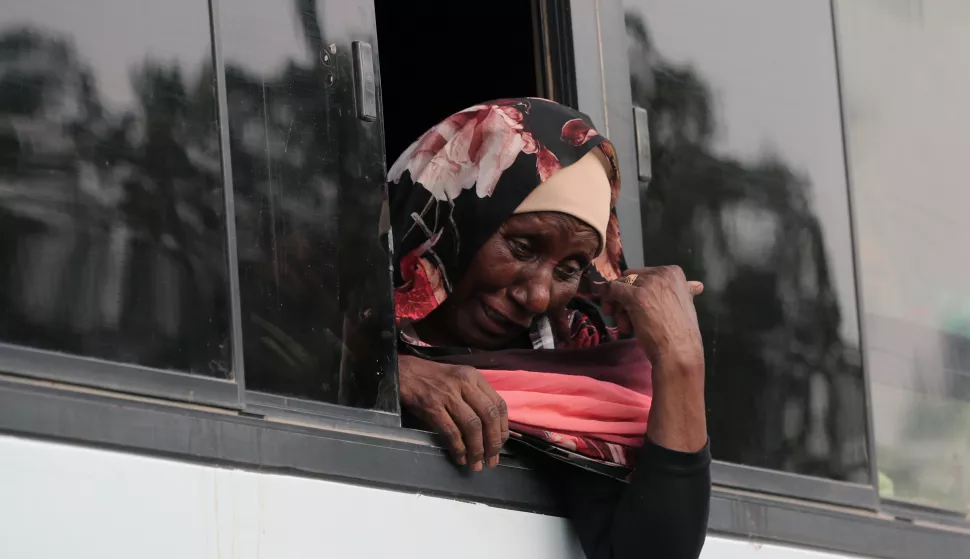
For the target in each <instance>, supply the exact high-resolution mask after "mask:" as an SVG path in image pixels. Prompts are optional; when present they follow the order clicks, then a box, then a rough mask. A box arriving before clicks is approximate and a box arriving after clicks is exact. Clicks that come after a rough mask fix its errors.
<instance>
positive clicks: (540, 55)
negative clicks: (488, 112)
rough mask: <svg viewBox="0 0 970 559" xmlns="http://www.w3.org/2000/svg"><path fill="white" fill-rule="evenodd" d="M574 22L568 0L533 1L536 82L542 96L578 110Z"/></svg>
mask: <svg viewBox="0 0 970 559" xmlns="http://www.w3.org/2000/svg"><path fill="white" fill-rule="evenodd" d="M571 25H572V14H571V12H570V4H569V2H568V1H567V0H532V29H533V31H532V32H533V37H534V40H535V67H536V70H537V71H536V81H537V84H536V85H537V88H538V91H539V92H540V96H541V97H545V98H547V99H552V100H554V101H556V102H558V103H561V104H563V105H566V106H568V107H572V108H574V109H578V108H579V100H578V97H577V92H576V65H575V59H574V57H573V52H574V50H573V33H572V28H571Z"/></svg>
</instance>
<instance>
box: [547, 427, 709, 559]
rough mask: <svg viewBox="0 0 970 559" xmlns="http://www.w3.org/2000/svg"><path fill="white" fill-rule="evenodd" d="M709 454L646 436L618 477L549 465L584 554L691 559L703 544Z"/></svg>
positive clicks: (605, 558)
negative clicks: (634, 462) (626, 477)
mask: <svg viewBox="0 0 970 559" xmlns="http://www.w3.org/2000/svg"><path fill="white" fill-rule="evenodd" d="M710 461H711V455H710V452H709V451H708V449H707V447H704V448H703V449H702V450H701V451H700V452H695V453H684V452H677V451H673V450H669V449H666V448H663V447H660V446H657V445H656V444H654V443H652V442H649V441H648V442H647V443H646V444H645V445H644V447H643V449H642V450H641V451H640V456H639V461H638V466H637V469H636V471H635V472H634V474H633V477H632V478H631V479H630V483H628V484H627V483H623V482H620V481H617V480H614V479H612V478H608V477H606V476H603V475H600V474H597V473H593V472H588V471H586V470H581V469H579V468H576V467H575V466H572V465H568V464H558V463H557V464H555V465H554V466H553V471H554V478H555V479H556V481H557V482H558V486H559V487H558V489H559V493H558V494H559V495H561V496H562V500H563V504H564V506H565V508H566V513H567V514H568V516H569V518H570V521H571V522H572V525H573V529H574V530H575V532H576V534H577V536H578V537H579V541H580V543H582V546H583V550H584V551H585V552H586V557H587V558H588V559H627V558H638V559H644V558H645V559H650V558H658V559H682V558H683V559H687V558H690V559H694V558H696V557H697V556H698V555H699V554H700V552H701V548H702V547H703V546H704V539H705V537H706V535H707V516H708V510H709V506H710V495H711V475H710Z"/></svg>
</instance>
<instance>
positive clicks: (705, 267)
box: [625, 0, 871, 482]
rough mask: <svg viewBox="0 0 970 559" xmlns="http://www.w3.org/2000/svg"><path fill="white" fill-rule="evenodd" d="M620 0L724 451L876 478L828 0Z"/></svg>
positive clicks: (811, 471) (670, 239)
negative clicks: (692, 290) (696, 289)
mask: <svg viewBox="0 0 970 559" xmlns="http://www.w3.org/2000/svg"><path fill="white" fill-rule="evenodd" d="M625 7H626V33H627V39H628V47H629V61H630V74H631V85H632V89H633V103H634V105H636V106H640V107H643V108H645V109H646V110H647V112H648V115H649V119H650V140H651V149H652V152H651V156H652V164H653V180H652V181H651V182H650V183H649V185H645V184H641V204H642V215H643V231H644V239H643V242H644V256H645V260H646V262H647V264H648V265H664V264H678V265H680V266H682V267H683V268H684V270H685V271H686V273H687V275H688V277H690V278H692V279H697V280H702V281H703V282H704V283H705V284H706V286H707V289H706V291H705V292H704V294H703V296H701V297H699V298H698V299H697V308H698V315H699V318H700V322H701V328H702V331H703V335H704V341H705V347H706V359H707V371H708V378H707V403H708V418H709V429H710V433H711V440H712V449H713V452H714V456H715V458H717V459H720V460H724V461H728V462H733V463H738V464H743V465H749V466H758V467H764V468H771V469H776V470H782V471H786V472H795V473H800V474H807V475H813V476H822V477H826V478H830V479H837V480H847V481H856V482H869V481H870V477H871V475H870V473H869V472H870V466H869V462H868V458H867V457H868V452H867V436H866V406H865V383H864V379H863V373H862V368H861V364H860V357H859V356H860V350H859V326H858V315H857V310H856V299H855V283H854V282H855V280H854V270H853V258H852V243H851V235H850V224H849V210H848V193H847V186H846V179H845V166H844V157H843V152H842V136H841V134H842V131H841V124H840V108H839V97H838V93H839V92H838V83H837V72H836V62H835V47H834V44H833V33H832V20H831V13H830V8H829V4H828V3H827V2H805V1H803V0H784V1H781V0H734V1H732V2H723V1H721V0H678V1H676V2H671V1H669V0H626V1H625ZM644 189H646V192H645V193H644V192H643V190H644Z"/></svg>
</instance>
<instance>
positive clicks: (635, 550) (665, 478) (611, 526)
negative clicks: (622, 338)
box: [556, 268, 711, 559]
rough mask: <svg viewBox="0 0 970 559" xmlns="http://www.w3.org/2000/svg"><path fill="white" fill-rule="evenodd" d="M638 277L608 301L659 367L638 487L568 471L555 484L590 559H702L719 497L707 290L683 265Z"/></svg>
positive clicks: (612, 291)
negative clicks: (700, 307) (709, 401)
mask: <svg viewBox="0 0 970 559" xmlns="http://www.w3.org/2000/svg"><path fill="white" fill-rule="evenodd" d="M634 274H635V275H634ZM631 276H632V277H633V280H632V281H631V283H625V282H623V281H619V282H613V283H612V284H610V286H609V289H608V292H607V293H606V295H605V297H604V300H605V301H606V302H607V303H608V305H607V307H608V308H607V310H609V311H610V312H612V313H613V314H614V315H615V316H617V318H618V322H619V323H620V325H621V327H622V328H625V329H628V330H632V331H633V332H634V333H635V334H636V336H637V339H638V340H639V341H640V344H641V345H642V346H643V349H644V351H645V352H646V353H647V355H648V357H649V358H650V360H651V362H652V363H653V364H654V367H653V402H652V404H651V409H650V417H649V419H648V421H647V433H646V442H645V445H644V447H643V448H642V449H641V451H640V454H639V456H638V460H637V468H636V471H635V472H634V473H633V475H632V477H631V479H630V483H629V484H623V483H620V482H617V481H614V480H611V479H609V478H607V477H605V476H599V475H596V474H592V473H587V472H582V471H579V470H578V469H576V468H568V467H562V466H559V467H557V468H556V469H557V470H558V471H557V476H556V477H557V478H558V480H559V481H560V482H561V484H562V486H561V494H562V495H563V496H564V497H565V505H566V507H567V510H568V513H569V515H570V518H571V519H572V521H573V525H574V528H575V530H576V532H577V534H578V535H579V538H580V541H581V542H582V544H583V549H584V550H585V552H586V555H587V557H588V558H589V559H607V558H610V559H626V558H634V557H636V558H650V557H658V558H664V559H681V558H683V559H694V558H696V557H697V556H698V555H700V552H701V548H702V547H703V545H704V540H705V537H706V533H707V518H708V512H709V509H710V496H711V475H710V462H711V455H710V450H709V449H708V446H707V420H706V417H705V413H704V351H703V345H702V343H701V337H700V329H699V328H698V326H697V315H696V313H695V311H694V303H693V297H694V295H697V294H699V293H700V292H701V291H702V290H703V286H701V285H700V284H699V283H696V282H690V283H689V282H687V280H686V278H685V277H684V274H683V272H682V271H681V270H680V269H679V268H648V269H643V270H635V271H634V272H633V273H632V274H631ZM628 281H630V280H628Z"/></svg>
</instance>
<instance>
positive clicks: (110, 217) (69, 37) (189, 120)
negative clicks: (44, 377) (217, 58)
mask: <svg viewBox="0 0 970 559" xmlns="http://www.w3.org/2000/svg"><path fill="white" fill-rule="evenodd" d="M211 53H212V44H211V39H210V30H209V12H208V5H207V3H206V2H205V1H200V0H166V1H165V2H156V1H149V0H87V1H84V2H77V1H75V0H4V2H3V9H2V10H0V341H2V342H8V343H14V344H19V345H25V346H31V347H35V348H44V349H50V350H57V351H62V352H67V353H74V354H80V355H85V356H91V357H100V358H106V359H110V360H115V361H121V362H127V363H137V364H141V365H147V366H152V367H158V368H165V369H176V370H180V371H183V372H192V373H196V374H200V375H207V376H213V377H221V378H227V377H229V376H230V371H229V367H230V362H229V355H230V340H229V335H228V331H229V329H228V322H229V319H228V316H229V313H228V310H227V309H228V302H227V301H228V298H227V288H226V255H225V250H224V247H225V238H224V227H223V221H222V213H223V212H222V208H223V191H222V178H221V166H220V155H219V142H218V138H219V136H218V122H217V118H216V110H215V96H214V81H213V66H212V56H211Z"/></svg>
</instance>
